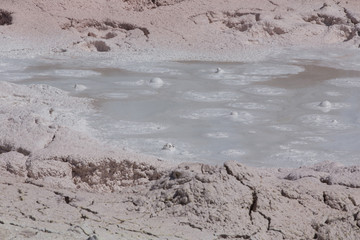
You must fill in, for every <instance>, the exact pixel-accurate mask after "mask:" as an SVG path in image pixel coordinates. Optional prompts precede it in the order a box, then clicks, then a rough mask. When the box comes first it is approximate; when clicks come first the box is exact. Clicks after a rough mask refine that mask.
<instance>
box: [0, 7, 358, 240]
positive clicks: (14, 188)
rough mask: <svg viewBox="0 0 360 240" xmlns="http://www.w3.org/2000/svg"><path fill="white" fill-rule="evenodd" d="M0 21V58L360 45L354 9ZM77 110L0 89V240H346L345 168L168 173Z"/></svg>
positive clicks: (352, 209) (86, 104) (35, 90)
mask: <svg viewBox="0 0 360 240" xmlns="http://www.w3.org/2000/svg"><path fill="white" fill-rule="evenodd" d="M0 8H1V9H2V10H0V51H1V55H2V56H5V57H11V56H23V55H24V56H33V55H41V56H60V55H61V56H67V55H66V54H68V56H74V57H79V56H80V57H81V56H87V55H91V54H94V56H95V55H96V54H107V55H106V56H109V57H113V58H121V59H124V60H141V61H148V60H214V59H215V60H219V61H220V60H221V61H226V60H233V61H234V60H238V61H245V60H248V59H252V60H254V59H255V60H256V58H257V57H261V56H262V55H263V54H268V53H269V49H274V48H281V47H293V46H296V47H314V48H318V47H322V46H330V47H331V46H336V47H346V48H355V47H356V48H357V47H358V46H359V44H360V39H359V31H360V25H359V24H360V4H359V3H358V1H357V0H348V1H342V0H339V1H317V0H315V1H310V0H307V1H305V0H303V1H299V0H272V1H265V0H262V1H260V0H251V1H250V0H248V1H247V0H244V1H240V0H228V1H218V0H206V1H205V0H155V1H150V0H127V1H121V0H92V1H89V0H59V1H46V0H21V1H20V0H14V1H3V2H2V3H1V6H0ZM9 14H10V15H11V17H12V20H11V22H10V21H9V19H10V18H9ZM220 70H221V69H220ZM157 81H158V82H160V81H159V80H157ZM90 103H91V101H90V100H89V99H81V98H75V97H71V96H69V95H68V94H67V93H66V92H64V91H62V90H59V89H56V88H53V87H49V86H46V85H31V86H22V85H16V84H12V83H6V82H2V81H1V82H0V120H1V121H0V122H1V124H0V192H1V194H0V239H89V240H91V239H92V240H94V239H359V236H360V190H359V188H360V167H359V166H343V165H341V164H339V163H335V162H323V163H319V164H316V165H313V166H303V167H300V168H297V169H281V168H280V169H260V168H252V167H248V166H245V165H242V164H240V163H238V162H234V161H228V162H225V163H224V164H222V165H220V166H211V165H206V164H199V163H182V164H180V165H178V166H177V165H175V164H173V163H169V162H167V161H162V160H159V159H157V158H155V157H152V156H145V155H141V154H135V153H131V152H128V151H124V150H121V149H112V148H110V147H109V146H106V145H103V144H101V143H99V142H98V141H97V140H95V139H93V138H91V137H90V136H89V134H88V133H89V131H91V130H90V129H88V128H87V125H86V122H85V121H84V120H82V118H81V115H82V114H84V113H89V112H91V111H92V109H91V107H90Z"/></svg>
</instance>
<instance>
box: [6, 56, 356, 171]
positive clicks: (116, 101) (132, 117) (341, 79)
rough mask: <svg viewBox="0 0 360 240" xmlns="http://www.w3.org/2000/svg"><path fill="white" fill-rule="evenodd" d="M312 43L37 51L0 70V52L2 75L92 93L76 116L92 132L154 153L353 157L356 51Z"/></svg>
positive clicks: (291, 160)
mask: <svg viewBox="0 0 360 240" xmlns="http://www.w3.org/2000/svg"><path fill="white" fill-rule="evenodd" d="M310 51H312V50H307V51H306V50H299V51H295V50H292V51H285V52H283V53H282V54H280V53H279V54H276V55H274V56H271V57H269V58H268V59H264V60H262V61H257V62H254V63H251V62H249V63H241V62H234V63H217V62H157V63H144V64H138V63H118V64H114V63H113V62H112V63H111V64H108V66H92V65H91V62H95V61H89V64H84V66H79V65H78V64H72V63H71V60H69V61H60V62H58V61H56V60H48V59H47V60H43V59H38V60H36V61H35V60H32V61H27V60H22V61H20V62H19V64H18V66H19V67H17V68H14V67H12V68H8V70H7V66H10V65H9V62H10V63H11V60H9V61H8V60H3V62H2V63H1V64H0V77H1V79H2V80H5V81H13V82H18V83H23V84H33V83H42V84H49V85H52V86H54V87H58V88H61V89H63V90H66V91H69V92H70V94H71V95H74V96H80V97H89V98H92V99H94V107H95V110H96V114H91V115H88V116H84V117H85V118H86V120H87V122H88V124H89V126H91V127H92V128H93V129H94V130H95V131H94V135H95V137H97V138H99V139H101V140H102V141H103V142H105V143H107V144H111V145H114V146H117V147H121V148H122V147H126V148H129V149H132V150H134V151H138V152H142V153H148V154H152V155H155V156H158V157H159V158H166V159H173V160H174V161H201V162H206V163H211V164H221V163H222V162H224V161H226V160H237V161H240V162H242V163H246V164H248V165H253V166H268V167H270V166H271V167H274V166H282V167H285V166H287V167H294V166H299V165H304V164H312V163H316V162H320V161H323V160H335V161H339V162H342V163H345V164H354V163H357V161H358V158H357V157H356V156H357V154H360V141H358V140H357V138H356V137H355V136H358V135H357V134H360V128H359V126H360V114H358V112H359V110H360V101H358V100H359V99H358V96H357V91H356V89H357V88H359V87H360V71H358V70H356V68H355V67H352V66H353V65H354V63H353V62H354V61H355V60H356V59H357V55H358V54H357V53H356V52H349V53H346V54H345V53H344V56H345V55H346V57H344V56H343V55H342V54H341V52H340V51H337V50H332V51H333V52H331V51H323V52H321V51H320V52H319V54H318V58H317V57H316V54H310V53H309V52H310ZM351 51H352V50H351ZM346 63H348V65H346ZM103 65H106V64H103ZM341 66H343V67H341ZM346 66H347V67H346ZM25 76H26V77H25ZM175 146H176V148H175ZM164 150H171V151H164Z"/></svg>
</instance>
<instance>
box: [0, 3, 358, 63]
mask: <svg viewBox="0 0 360 240" xmlns="http://www.w3.org/2000/svg"><path fill="white" fill-rule="evenodd" d="M1 8H2V9H4V11H7V12H10V13H12V15H11V16H12V18H13V19H12V24H11V25H3V26H0V30H1V35H0V36H1V38H0V43H1V44H0V49H1V50H2V51H6V52H8V53H11V54H19V53H21V54H30V55H31V54H44V53H65V52H67V53H71V54H74V53H76V54H80V55H81V54H88V53H89V52H101V53H102V54H105V53H106V54H110V55H111V54H113V56H117V57H118V58H121V59H137V60H151V59H158V60H161V59H164V60H166V59H176V60H179V59H186V60H190V59H195V60H199V59H209V60H211V59H212V60H231V61H234V60H238V61H244V60H246V59H247V58H252V59H256V58H257V57H261V56H262V55H264V54H267V53H268V52H269V49H273V48H277V47H289V46H307V47H322V46H327V45H328V46H329V45H330V46H336V45H338V46H348V47H356V48H357V47H358V46H359V44H360V38H359V30H360V25H359V22H360V5H359V4H358V1H357V0H348V1H345V0H341V1H332V0H325V1H323V0H322V1H320V0H315V1H313V0H311V1H310V0H307V1H306V0H303V1H299V0H274V1H267V0H241V1H240V0H228V1H226V2H222V1H218V0H169V1H160V0H159V1H158V0H156V1H150V0H127V1H121V0H93V1H86V0H72V1H70V0H60V1H55V2H54V1H46V0H21V1H20V0H15V1H3V3H2V4H1ZM0 24H1V21H0ZM119 53H121V55H119Z"/></svg>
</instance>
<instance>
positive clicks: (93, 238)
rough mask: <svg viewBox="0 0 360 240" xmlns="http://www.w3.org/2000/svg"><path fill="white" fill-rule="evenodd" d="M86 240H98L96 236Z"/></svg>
mask: <svg viewBox="0 0 360 240" xmlns="http://www.w3.org/2000/svg"><path fill="white" fill-rule="evenodd" d="M86 240H99V239H98V237H97V236H96V235H92V236H91V237H88V238H87V239H86Z"/></svg>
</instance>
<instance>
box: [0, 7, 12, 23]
mask: <svg viewBox="0 0 360 240" xmlns="http://www.w3.org/2000/svg"><path fill="white" fill-rule="evenodd" d="M12 20H13V18H12V13H11V12H9V11H6V10H3V9H0V25H11V24H12Z"/></svg>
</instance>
